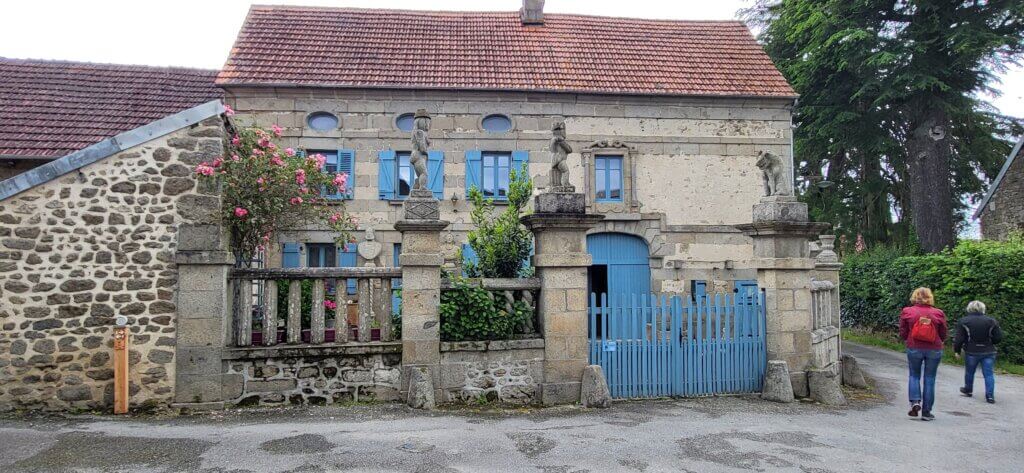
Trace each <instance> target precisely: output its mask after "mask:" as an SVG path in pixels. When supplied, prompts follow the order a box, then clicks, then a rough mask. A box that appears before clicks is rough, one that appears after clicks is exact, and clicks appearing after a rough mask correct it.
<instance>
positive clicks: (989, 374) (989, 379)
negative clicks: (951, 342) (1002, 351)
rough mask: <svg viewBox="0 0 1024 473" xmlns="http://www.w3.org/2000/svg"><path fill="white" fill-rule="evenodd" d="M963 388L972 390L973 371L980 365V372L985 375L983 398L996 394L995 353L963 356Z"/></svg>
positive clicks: (992, 396) (989, 397)
mask: <svg viewBox="0 0 1024 473" xmlns="http://www.w3.org/2000/svg"><path fill="white" fill-rule="evenodd" d="M964 358H965V359H964V388H966V389H967V392H972V391H974V371H975V370H976V369H978V365H979V364H980V365H981V374H982V375H983V376H985V398H986V399H992V398H995V396H996V374H995V370H994V368H995V366H996V355H995V354H991V355H971V354H968V355H967V356H966V357H964Z"/></svg>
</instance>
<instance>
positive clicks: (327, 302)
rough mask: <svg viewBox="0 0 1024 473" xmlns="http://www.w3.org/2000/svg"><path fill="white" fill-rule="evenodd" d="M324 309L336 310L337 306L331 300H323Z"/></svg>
mask: <svg viewBox="0 0 1024 473" xmlns="http://www.w3.org/2000/svg"><path fill="white" fill-rule="evenodd" d="M324 307H325V308H327V309H329V310H334V309H337V308H338V304H335V303H334V301H332V300H324Z"/></svg>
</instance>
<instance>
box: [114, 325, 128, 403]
mask: <svg viewBox="0 0 1024 473" xmlns="http://www.w3.org/2000/svg"><path fill="white" fill-rule="evenodd" d="M118 319H119V320H118V321H117V326H116V327H114V414H127V413H128V327H126V326H125V325H126V323H127V318H125V319H124V320H121V317H118Z"/></svg>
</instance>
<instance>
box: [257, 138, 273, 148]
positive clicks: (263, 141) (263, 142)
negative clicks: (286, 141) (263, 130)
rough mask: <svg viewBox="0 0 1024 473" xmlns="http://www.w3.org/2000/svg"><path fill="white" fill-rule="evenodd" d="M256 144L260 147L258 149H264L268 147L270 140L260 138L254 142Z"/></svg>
mask: <svg viewBox="0 0 1024 473" xmlns="http://www.w3.org/2000/svg"><path fill="white" fill-rule="evenodd" d="M256 144H258V145H260V148H266V147H268V146H270V139H269V138H260V139H259V140H258V141H256Z"/></svg>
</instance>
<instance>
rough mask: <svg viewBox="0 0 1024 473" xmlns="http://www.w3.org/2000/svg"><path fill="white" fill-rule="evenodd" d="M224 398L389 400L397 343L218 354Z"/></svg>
mask: <svg viewBox="0 0 1024 473" xmlns="http://www.w3.org/2000/svg"><path fill="white" fill-rule="evenodd" d="M224 363H225V365H226V367H227V374H226V375H225V376H224V387H223V388H224V400H225V403H226V404H229V405H235V406H255V405H282V404H312V405H324V404H330V403H335V402H349V401H395V400H398V399H399V388H400V382H401V379H402V378H401V364H402V345H401V343H374V344H367V345H347V346H336V347H316V348H312V347H311V348H297V347H282V348H276V347H275V348H246V349H233V350H227V351H226V352H225V354H224Z"/></svg>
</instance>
